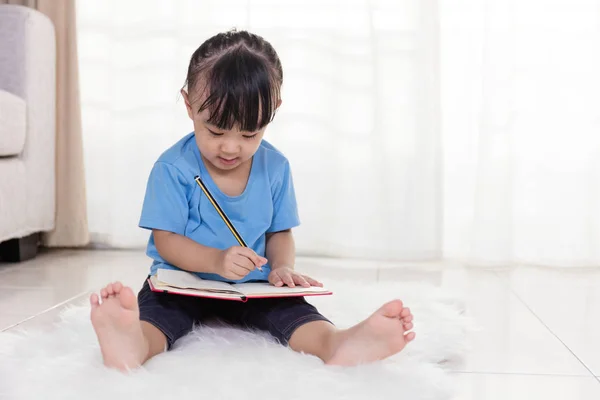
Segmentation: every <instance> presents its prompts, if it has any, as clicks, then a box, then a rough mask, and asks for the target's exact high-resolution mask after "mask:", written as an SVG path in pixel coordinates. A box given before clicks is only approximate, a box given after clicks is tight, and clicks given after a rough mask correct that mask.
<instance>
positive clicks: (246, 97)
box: [186, 30, 283, 132]
mask: <svg viewBox="0 0 600 400" xmlns="http://www.w3.org/2000/svg"><path fill="white" fill-rule="evenodd" d="M282 83H283V70H282V67H281V62H280V60H279V56H278V55H277V53H276V52H275V49H274V48H273V46H271V44H270V43H269V42H267V41H266V40H265V39H263V38H262V37H260V36H258V35H255V34H252V33H249V32H247V31H237V30H231V31H228V32H224V33H219V34H217V35H215V36H213V37H211V38H210V39H208V40H206V41H205V42H204V43H202V45H200V47H198V49H197V50H196V51H195V52H194V54H193V55H192V57H191V59H190V64H189V67H188V73H187V79H186V85H187V88H188V95H189V96H191V95H192V92H193V93H195V94H197V95H198V96H201V95H203V94H205V93H206V94H208V95H207V96H206V99H205V100H204V102H203V103H202V104H201V105H200V107H199V109H198V112H202V111H204V110H205V109H208V111H209V113H210V117H209V120H208V122H209V123H210V124H212V125H215V126H216V127H218V128H220V129H232V128H233V126H234V125H235V124H238V125H239V129H240V130H242V131H246V132H254V131H257V130H259V129H262V128H263V127H264V126H266V125H267V124H268V123H269V122H271V120H272V119H273V117H274V116H275V111H276V108H277V102H278V101H279V99H280V89H281V84H282ZM190 101H191V100H190Z"/></svg>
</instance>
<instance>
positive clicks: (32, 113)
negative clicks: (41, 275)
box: [0, 5, 56, 261]
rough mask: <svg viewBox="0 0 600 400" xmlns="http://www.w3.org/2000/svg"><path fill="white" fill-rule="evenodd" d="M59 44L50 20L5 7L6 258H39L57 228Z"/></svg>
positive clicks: (2, 196)
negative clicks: (42, 243) (41, 243)
mask: <svg viewBox="0 0 600 400" xmlns="http://www.w3.org/2000/svg"><path fill="white" fill-rule="evenodd" d="M55 97H56V41H55V34H54V27H53V25H52V23H51V21H50V19H48V18H47V17H46V16H44V15H43V14H41V13H39V12H38V11H35V10H33V9H30V8H26V7H22V6H15V5H0V258H1V259H2V260H3V261H20V260H23V259H26V258H30V257H32V256H33V255H35V252H36V249H37V240H38V237H39V233H40V232H44V231H50V230H52V229H53V228H54V216H55V137H56V135H55V129H56V128H55V127H56V121H55V118H56V117H55V115H56V112H55V107H56V105H55V104H56V98H55Z"/></svg>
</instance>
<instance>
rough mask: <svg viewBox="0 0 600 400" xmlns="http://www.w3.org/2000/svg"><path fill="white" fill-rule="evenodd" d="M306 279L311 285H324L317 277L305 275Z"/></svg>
mask: <svg viewBox="0 0 600 400" xmlns="http://www.w3.org/2000/svg"><path fill="white" fill-rule="evenodd" d="M303 276H304V279H306V280H307V281H308V283H310V285H311V286H318V287H323V284H322V283H321V282H319V281H317V280H316V279H313V278H311V277H310V276H306V275H303Z"/></svg>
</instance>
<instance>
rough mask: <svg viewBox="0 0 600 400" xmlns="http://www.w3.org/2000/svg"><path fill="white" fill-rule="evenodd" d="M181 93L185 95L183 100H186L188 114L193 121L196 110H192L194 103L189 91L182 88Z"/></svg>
mask: <svg viewBox="0 0 600 400" xmlns="http://www.w3.org/2000/svg"><path fill="white" fill-rule="evenodd" d="M181 95H182V96H183V100H184V101H185V108H186V109H187V113H188V116H189V117H190V119H191V120H192V121H193V120H194V110H192V104H191V103H190V98H189V96H188V94H187V92H186V91H185V90H183V89H181Z"/></svg>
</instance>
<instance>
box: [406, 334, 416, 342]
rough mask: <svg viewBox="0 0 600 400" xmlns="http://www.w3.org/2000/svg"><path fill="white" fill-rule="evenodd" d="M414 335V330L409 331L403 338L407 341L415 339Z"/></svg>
mask: <svg viewBox="0 0 600 400" xmlns="http://www.w3.org/2000/svg"><path fill="white" fill-rule="evenodd" d="M415 336H416V334H415V333H414V332H409V333H407V334H406V335H404V340H406V341H407V342H411V341H413V340H415Z"/></svg>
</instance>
